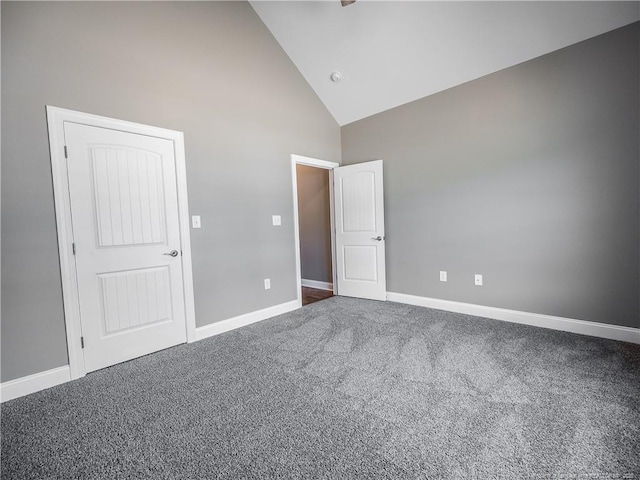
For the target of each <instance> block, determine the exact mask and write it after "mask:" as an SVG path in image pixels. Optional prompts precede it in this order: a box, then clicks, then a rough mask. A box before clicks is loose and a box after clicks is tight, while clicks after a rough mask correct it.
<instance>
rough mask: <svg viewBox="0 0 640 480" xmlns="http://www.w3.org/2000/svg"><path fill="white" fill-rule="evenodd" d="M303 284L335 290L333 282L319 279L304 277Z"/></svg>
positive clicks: (319, 288)
mask: <svg viewBox="0 0 640 480" xmlns="http://www.w3.org/2000/svg"><path fill="white" fill-rule="evenodd" d="M302 286H303V287H309V288H317V289H318V290H329V291H331V292H333V283H331V282H321V281H319V280H307V279H306V278H303V279H302Z"/></svg>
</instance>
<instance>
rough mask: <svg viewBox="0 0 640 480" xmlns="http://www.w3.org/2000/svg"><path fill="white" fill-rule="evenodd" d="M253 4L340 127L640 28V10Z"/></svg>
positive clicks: (629, 6)
mask: <svg viewBox="0 0 640 480" xmlns="http://www.w3.org/2000/svg"><path fill="white" fill-rule="evenodd" d="M251 4H252V6H253V8H254V9H255V11H256V12H257V13H258V15H259V16H260V18H261V19H262V21H263V22H264V23H265V25H266V26H267V28H269V30H270V31H271V33H272V34H273V36H274V37H275V38H276V40H277V41H278V42H279V43H280V45H281V46H282V48H283V49H284V51H285V52H286V53H287V54H288V55H289V57H291V60H292V61H293V62H294V64H295V65H296V66H297V67H298V69H299V70H300V72H301V73H302V75H303V76H304V77H305V78H306V80H307V81H308V82H309V84H310V85H311V87H312V88H313V89H314V90H315V91H316V93H317V94H318V96H319V97H320V99H321V100H322V101H323V102H324V104H325V105H326V107H327V108H328V110H329V111H330V112H331V114H332V115H333V116H334V118H335V119H336V121H337V122H338V123H339V124H340V125H345V124H347V123H351V122H353V121H356V120H359V119H361V118H364V117H367V116H369V115H373V114H375V113H378V112H381V111H384V110H388V109H390V108H393V107H396V106H398V105H402V104H404V103H407V102H411V101H413V100H416V99H418V98H422V97H425V96H427V95H431V94H433V93H436V92H439V91H442V90H445V89H447V88H450V87H453V86H455V85H459V84H461V83H464V82H468V81H470V80H473V79H475V78H479V77H482V76H484V75H487V74H490V73H493V72H496V71H498V70H502V69H504V68H507V67H510V66H513V65H516V64H518V63H522V62H524V61H527V60H530V59H532V58H535V57H538V56H540V55H544V54H546V53H549V52H552V51H554V50H558V49H560V48H563V47H566V46H568V45H571V44H574V43H577V42H580V41H582V40H586V39H588V38H590V37H594V36H596V35H600V34H602V33H605V32H608V31H610V30H613V29H616V28H619V27H622V26H624V25H627V24H630V23H633V22H635V21H638V20H639V19H640V2H638V1H625V2H610V1H605V2H597V1H586V2H573V1H571V2H561V1H535V2H522V1H497V2H483V1H471V2H462V1H460V2H459V1H445V2H433V1H371V0H357V1H356V3H354V4H352V5H349V6H347V7H342V6H341V5H340V1H339V0H331V1H258V0H254V1H252V2H251ZM333 72H340V74H341V80H340V81H339V82H334V81H332V80H331V78H330V77H331V74H332V73H333Z"/></svg>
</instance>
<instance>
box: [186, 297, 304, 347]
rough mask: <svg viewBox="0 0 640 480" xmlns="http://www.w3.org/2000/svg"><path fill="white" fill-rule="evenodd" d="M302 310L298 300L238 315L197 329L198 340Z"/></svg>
mask: <svg viewBox="0 0 640 480" xmlns="http://www.w3.org/2000/svg"><path fill="white" fill-rule="evenodd" d="M298 308H300V306H299V305H298V301H297V300H292V301H290V302H286V303H281V304H279V305H274V306H273V307H267V308H263V309H262V310H256V311H255V312H249V313H245V314H244V315H238V316H237V317H233V318H228V319H227V320H222V321H220V322H215V323H212V324H210V325H205V326H204V327H198V328H196V340H202V339H205V338H208V337H212V336H214V335H220V334H221V333H224V332H228V331H230V330H235V329H236V328H240V327H244V326H246V325H251V324H252V323H256V322H259V321H261V320H266V319H267V318H271V317H275V316H276V315H282V314H283V313H287V312H291V311H293V310H296V309H298Z"/></svg>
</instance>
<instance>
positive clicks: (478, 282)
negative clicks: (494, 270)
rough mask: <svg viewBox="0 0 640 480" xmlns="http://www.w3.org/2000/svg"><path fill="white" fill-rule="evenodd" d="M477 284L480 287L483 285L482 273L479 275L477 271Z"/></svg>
mask: <svg viewBox="0 0 640 480" xmlns="http://www.w3.org/2000/svg"><path fill="white" fill-rule="evenodd" d="M475 284H476V285H477V286H478V287H481V286H482V275H479V274H477V273H476V276H475Z"/></svg>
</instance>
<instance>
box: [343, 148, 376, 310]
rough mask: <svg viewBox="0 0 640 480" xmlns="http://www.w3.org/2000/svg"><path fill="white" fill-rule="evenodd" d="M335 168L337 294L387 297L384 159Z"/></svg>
mask: <svg viewBox="0 0 640 480" xmlns="http://www.w3.org/2000/svg"><path fill="white" fill-rule="evenodd" d="M333 172H334V177H333V178H334V195H335V222H336V270H337V275H336V277H337V282H338V295H344V296H347V297H360V298H369V299H372V300H386V297H387V293H386V292H387V284H386V276H385V238H384V202H383V187H382V160H376V161H373V162H366V163H359V164H356V165H348V166H346V167H339V168H335V169H334V170H333Z"/></svg>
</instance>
